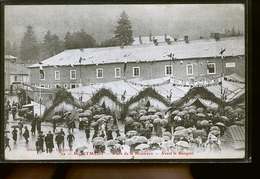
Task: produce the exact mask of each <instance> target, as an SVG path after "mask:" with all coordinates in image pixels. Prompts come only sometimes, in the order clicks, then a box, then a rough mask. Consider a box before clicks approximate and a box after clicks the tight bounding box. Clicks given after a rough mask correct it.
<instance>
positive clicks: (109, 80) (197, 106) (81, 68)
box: [1, 3, 249, 161]
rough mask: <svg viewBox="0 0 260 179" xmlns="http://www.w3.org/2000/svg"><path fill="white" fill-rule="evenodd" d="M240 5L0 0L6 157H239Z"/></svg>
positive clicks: (243, 86) (243, 134) (243, 49)
mask: <svg viewBox="0 0 260 179" xmlns="http://www.w3.org/2000/svg"><path fill="white" fill-rule="evenodd" d="M245 12H246V6H245V4H238V3H237V4H142V5H141V4H129V5H124V4H121V5H115V4H111V5H5V6H4V84H2V85H4V91H5V96H4V103H3V104H4V126H3V128H2V130H4V133H3V135H4V137H3V139H4V148H3V149H1V150H3V151H4V160H6V161H25V160H26V161H42V160H55V161H62V160H76V161H83V160H97V161H98V160H109V161H117V160H129V161H134V160H170V161H174V160H182V159H184V160H187V159H188V160H191V161H192V160H198V159H213V161H214V159H227V160H228V159H231V160H232V159H237V160H242V159H244V160H248V158H246V157H247V155H248V150H247V149H248V140H249V139H248V123H249V121H248V120H249V119H248V115H247V88H248V86H247V84H248V81H247V72H248V70H247V64H248V60H249V59H248V54H247V43H246V42H247V31H246V29H247V28H246V27H245V26H246V14H245Z"/></svg>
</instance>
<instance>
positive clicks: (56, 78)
mask: <svg viewBox="0 0 260 179" xmlns="http://www.w3.org/2000/svg"><path fill="white" fill-rule="evenodd" d="M59 79H60V71H55V80H59Z"/></svg>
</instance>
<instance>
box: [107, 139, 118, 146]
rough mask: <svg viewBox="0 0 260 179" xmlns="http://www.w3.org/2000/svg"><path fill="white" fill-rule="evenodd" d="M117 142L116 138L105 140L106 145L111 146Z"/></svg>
mask: <svg viewBox="0 0 260 179" xmlns="http://www.w3.org/2000/svg"><path fill="white" fill-rule="evenodd" d="M117 143H118V141H116V140H108V141H107V146H112V145H115V144H117Z"/></svg>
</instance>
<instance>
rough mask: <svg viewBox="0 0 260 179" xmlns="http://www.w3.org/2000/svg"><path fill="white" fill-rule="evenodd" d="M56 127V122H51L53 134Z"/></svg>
mask: <svg viewBox="0 0 260 179" xmlns="http://www.w3.org/2000/svg"><path fill="white" fill-rule="evenodd" d="M56 127H57V121H56V120H53V121H52V128H53V132H54V133H55V131H57V129H56Z"/></svg>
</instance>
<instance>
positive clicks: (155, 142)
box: [150, 137, 164, 144]
mask: <svg viewBox="0 0 260 179" xmlns="http://www.w3.org/2000/svg"><path fill="white" fill-rule="evenodd" d="M162 142H164V140H163V139H162V138H159V137H157V138H153V139H152V140H151V142H150V144H160V143H162Z"/></svg>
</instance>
